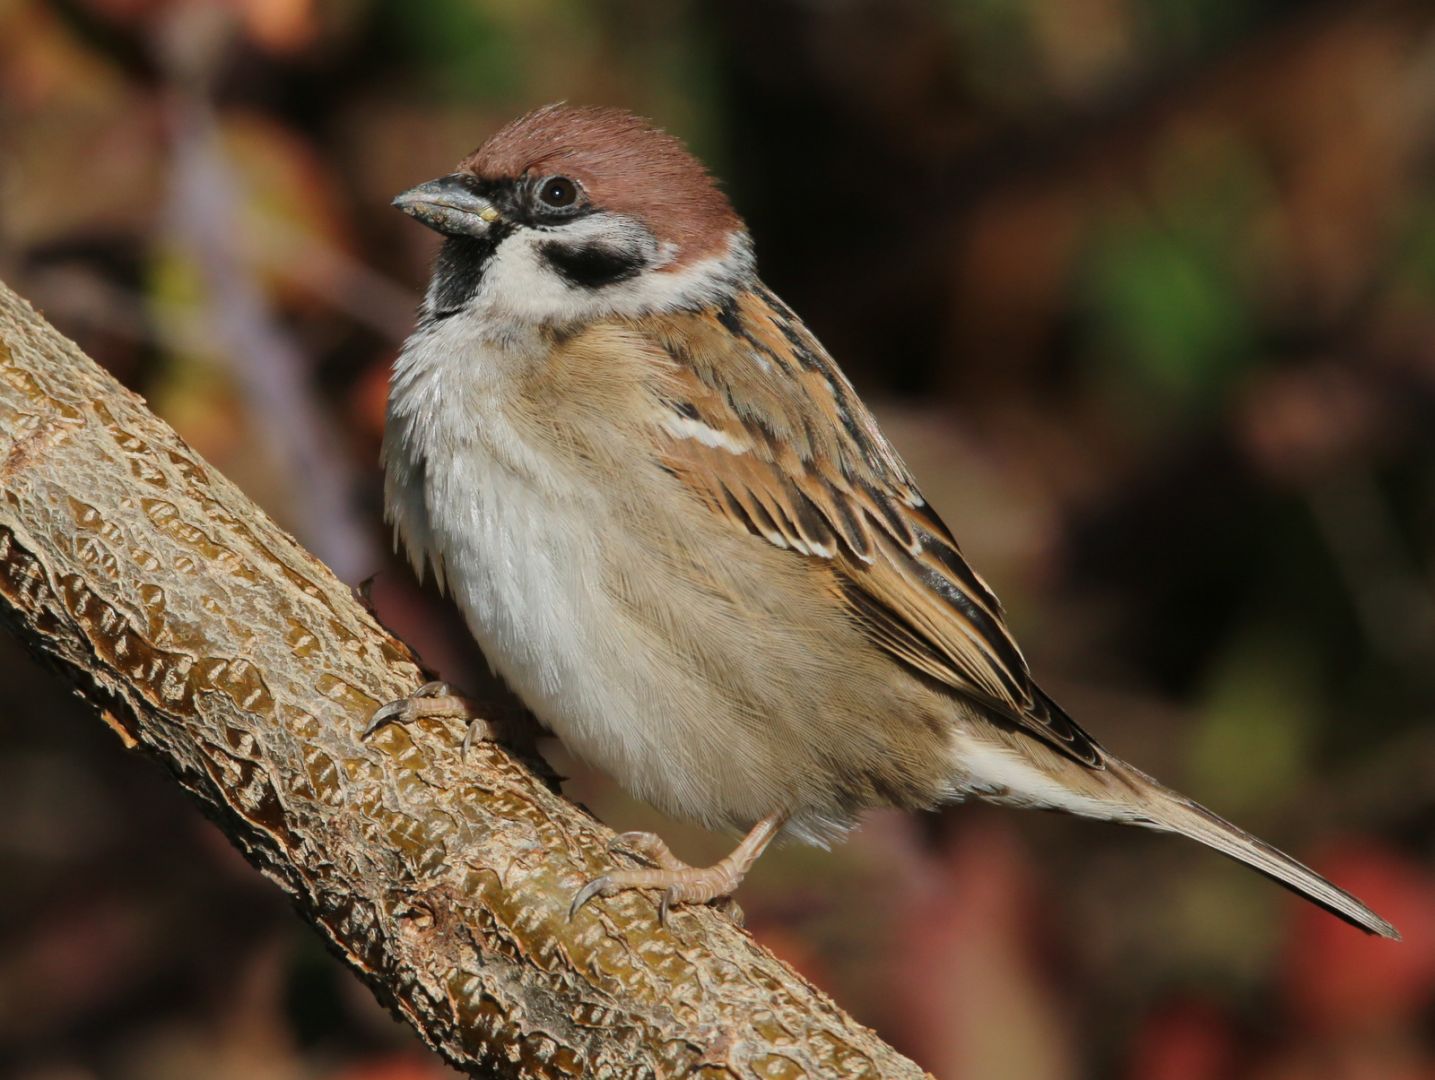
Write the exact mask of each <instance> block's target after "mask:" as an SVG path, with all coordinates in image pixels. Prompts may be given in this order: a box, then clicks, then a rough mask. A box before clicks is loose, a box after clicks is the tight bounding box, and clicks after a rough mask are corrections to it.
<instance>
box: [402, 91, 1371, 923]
mask: <svg viewBox="0 0 1435 1080" xmlns="http://www.w3.org/2000/svg"><path fill="white" fill-rule="evenodd" d="M397 202H398V204H399V205H400V206H402V207H403V208H404V209H406V210H408V211H409V212H410V213H412V214H414V216H416V217H418V218H420V219H421V220H423V221H425V223H427V224H430V225H431V226H432V227H434V228H436V229H438V230H439V231H440V232H443V233H444V234H445V235H446V236H447V237H448V239H447V240H446V242H445V246H444V250H443V252H442V254H441V255H440V258H439V261H438V265H437V267H436V269H435V274H434V280H433V282H432V284H431V286H430V290H429V295H428V298H427V300H426V301H425V306H424V309H423V311H422V313H421V320H420V324H419V328H418V329H417V330H416V332H415V334H414V336H413V337H412V338H411V339H410V341H409V342H408V344H407V345H406V346H405V349H404V353H403V355H402V356H401V357H400V361H399V364H398V365H397V366H396V369H395V376H394V382H393V386H392V390H391V397H390V411H389V425H388V430H387V432H386V437H385V462H386V468H387V473H388V483H387V488H386V495H387V502H388V506H389V513H390V516H391V518H392V519H393V520H394V522H395V527H396V531H397V533H398V535H399V537H400V538H401V539H402V540H403V541H404V543H405V544H406V546H407V547H408V549H409V552H410V554H411V556H412V557H413V559H414V562H415V565H416V567H418V568H419V569H420V571H422V569H423V567H424V566H425V564H428V565H432V566H433V567H434V569H435V572H436V573H438V574H439V575H440V579H441V580H446V582H447V584H448V586H449V588H450V589H451V591H452V592H453V594H454V596H455V599H456V600H457V602H458V603H459V605H460V607H461V608H462V609H463V610H464V613H465V615H466V616H467V618H468V622H469V625H470V627H471V628H472V630H473V632H474V634H475V636H476V637H477V638H478V640H479V642H480V644H481V645H482V646H483V647H484V650H485V652H486V653H487V655H488V656H489V658H490V660H491V661H492V662H493V663H494V665H495V666H496V668H497V669H498V670H499V671H500V672H501V673H502V674H503V675H504V676H505V678H506V679H507V680H508V681H509V682H510V684H511V685H512V686H513V687H514V689H515V690H516V691H517V692H518V693H519V694H520V695H521V696H522V697H524V699H525V700H526V701H527V703H528V704H529V706H530V707H531V708H532V709H533V710H534V712H535V713H536V714H537V715H538V716H539V718H540V719H541V720H543V721H544V722H545V724H546V725H547V726H548V727H550V728H551V729H552V730H553V731H554V732H555V733H556V734H558V735H559V736H560V737H561V738H563V739H564V741H565V742H566V743H567V744H568V745H569V746H570V748H572V749H573V750H574V751H575V752H576V753H578V754H580V755H582V756H585V757H587V758H589V759H590V760H592V761H594V762H595V763H596V764H598V765H600V766H601V767H603V768H605V769H606V770H607V771H609V772H610V773H612V774H613V775H614V776H615V778H617V779H618V780H619V781H620V782H621V783H623V784H624V785H625V786H626V787H628V788H629V789H630V790H631V791H633V792H634V793H635V794H637V795H639V796H640V797H642V798H645V799H647V800H648V801H650V802H652V803H654V804H655V805H657V806H658V807H659V808H660V809H663V810H664V811H665V812H667V813H670V814H673V815H675V816H680V817H684V818H688V819H691V820H695V821H699V822H701V823H703V824H705V825H708V826H711V827H719V828H734V829H740V830H744V831H747V832H748V837H747V839H746V840H745V841H744V842H743V844H742V845H740V846H739V848H738V850H737V851H736V852H734V854H733V856H731V857H730V858H729V859H728V860H724V862H723V863H720V864H719V865H718V866H716V867H713V868H707V869H694V868H690V867H686V866H683V865H682V864H681V863H679V862H678V861H677V860H676V859H675V858H674V857H673V856H672V855H671V854H670V853H669V852H667V850H666V848H665V847H663V845H662V843H661V841H659V840H657V838H656V837H652V836H647V835H644V836H640V837H630V838H629V840H630V842H631V843H632V844H634V845H635V846H636V847H637V848H638V849H639V850H640V851H641V852H642V853H643V854H644V855H645V856H646V857H647V858H648V859H649V861H651V862H652V863H653V864H654V865H653V867H652V868H651V869H645V870H619V871H615V872H614V873H612V874H609V875H606V876H605V877H603V878H600V879H598V880H597V881H595V882H591V883H589V884H588V885H587V886H586V887H584V888H583V889H582V890H580V892H579V893H578V895H577V896H576V898H575V904H574V907H575V910H576V908H577V907H579V906H581V905H582V903H583V902H584V901H586V900H587V899H588V898H589V897H591V896H593V895H595V894H602V895H607V894H610V893H611V892H613V891H616V890H617V889H620V888H633V887H638V888H649V887H651V888H658V889H661V890H663V892H664V910H666V906H667V904H668V903H670V902H699V901H705V900H709V899H713V898H715V897H718V896H723V895H726V894H727V893H729V892H730V891H731V890H732V889H733V888H735V887H736V885H737V883H738V882H739V881H740V880H741V877H742V874H743V873H745V872H746V869H747V868H748V866H750V865H751V862H752V861H753V860H754V859H755V858H756V857H757V856H758V855H759V854H760V853H761V851H762V849H763V847H765V846H766V844H767V842H768V841H769V840H770V839H771V838H772V837H773V836H774V835H776V834H778V833H779V832H781V831H786V832H787V833H789V834H790V835H793V836H796V837H799V838H803V839H808V840H814V841H825V840H830V839H832V838H834V837H836V836H838V835H840V834H841V833H842V832H843V831H844V830H845V829H847V828H849V827H850V826H851V825H852V824H853V823H854V822H855V821H856V818H857V816H858V815H859V814H860V813H861V812H862V811H863V810H864V809H866V808H868V807H873V806H884V805H886V806H899V807H907V808H923V807H931V806H935V805H938V804H940V803H943V802H949V801H955V800H959V799H962V798H966V797H978V798H983V799H987V800H991V801H995V802H1002V803H1008V804H1012V805H1018V806H1036V807H1047V808H1052V809H1060V810H1066V811H1069V812H1073V813H1078V814H1083V815H1086V816H1092V817H1098V818H1104V819H1108V820H1116V821H1124V822H1128V823H1133V824H1141V825H1146V826H1150V827H1154V828H1158V829H1164V830H1169V831H1173V832H1178V833H1182V834H1184V835H1187V836H1191V837H1193V838H1195V839H1198V840H1200V841H1202V842H1203V843H1206V844H1209V845H1211V846H1212V847H1215V848H1216V849H1217V850H1220V851H1222V852H1224V853H1226V854H1228V855H1231V856H1232V857H1234V858H1237V859H1239V860H1241V861H1243V862H1246V863H1249V864H1250V865H1252V866H1254V867H1256V868H1257V869H1259V870H1261V871H1262V872H1264V873H1267V874H1269V875H1270V876H1272V877H1274V878H1276V879H1277V880H1279V881H1281V882H1282V883H1284V884H1286V885H1288V886H1289V887H1291V888H1292V889H1294V890H1296V891H1297V892H1300V893H1302V894H1303V895H1305V896H1307V897H1308V898H1310V899H1312V900H1313V901H1315V902H1316V903H1319V904H1321V905H1323V906H1325V907H1326V908H1328V909H1329V910H1331V911H1333V912H1335V913H1336V914H1338V915H1340V916H1341V917H1342V918H1345V919H1347V920H1349V921H1350V922H1352V923H1354V924H1355V925H1357V926H1360V927H1361V928H1362V929H1365V930H1367V931H1370V932H1373V933H1380V934H1385V935H1386V936H1394V930H1393V928H1392V927H1390V925H1389V924H1388V923H1386V922H1384V921H1383V920H1381V919H1380V918H1379V917H1378V916H1376V915H1375V914H1374V913H1372V912H1370V911H1369V910H1368V909H1367V908H1365V907H1364V905H1362V904H1360V903H1359V901H1357V900H1355V899H1354V898H1352V897H1350V896H1348V895H1347V894H1345V893H1343V892H1341V891H1340V890H1339V889H1337V888H1336V887H1335V886H1333V885H1331V884H1330V883H1328V882H1326V881H1325V880H1324V879H1322V878H1320V877H1319V876H1318V875H1316V874H1314V873H1313V872H1312V871H1310V870H1308V869H1307V868H1305V867H1303V866H1301V865H1300V864H1299V863H1296V862H1295V861H1294V860H1291V859H1290V858H1289V857H1287V856H1285V855H1283V854H1281V853H1280V852H1278V851H1276V850H1275V849H1274V848H1271V847H1269V846H1268V845H1266V844H1264V843H1262V842H1261V841H1258V840H1256V839H1254V838H1253V837H1250V836H1248V835H1247V834H1245V833H1243V832H1241V831H1240V830H1239V829H1236V828H1235V827H1234V826H1231V825H1229V824H1228V823H1226V822H1224V821H1223V820H1221V819H1220V818H1218V817H1216V816H1215V815H1214V814H1211V813H1210V812H1209V811H1207V810H1205V809H1203V808H1201V807H1199V806H1197V805H1195V804H1194V803H1191V802H1190V801H1189V800H1187V799H1185V798H1183V797H1181V796H1179V795H1176V794H1174V793H1172V792H1170V791H1168V790H1167V789H1165V788H1163V787H1161V786H1160V785H1159V784H1157V783H1156V782H1155V781H1153V780H1151V779H1150V778H1149V777H1147V776H1145V775H1144V774H1143V773H1141V772H1139V771H1138V770H1136V769H1134V768H1132V767H1131V766H1129V765H1126V764H1125V763H1124V762H1122V761H1120V760H1119V759H1118V758H1116V757H1114V756H1112V755H1111V754H1110V753H1109V752H1108V751H1106V750H1105V749H1104V748H1102V747H1101V746H1100V745H1099V744H1098V743H1097V742H1096V741H1095V740H1094V739H1093V738H1092V737H1091V736H1090V735H1088V734H1087V733H1086V732H1085V731H1083V730H1082V729H1081V728H1080V727H1079V726H1077V724H1076V723H1075V722H1074V721H1073V720H1072V719H1071V718H1070V717H1069V716H1067V715H1066V713H1064V712H1063V711H1062V710H1061V709H1060V708H1059V707H1058V706H1057V705H1056V704H1055V703H1054V702H1052V701H1051V699H1050V698H1049V697H1047V696H1046V695H1045V694H1044V693H1043V692H1042V691H1041V689H1040V688H1039V687H1038V686H1037V685H1036V683H1035V682H1034V681H1033V679H1032V676H1031V673H1030V671H1029V670H1028V668H1027V664H1026V661H1025V660H1024V659H1023V657H1022V655H1021V652H1020V651H1019V649H1018V648H1017V646H1016V643H1015V642H1014V641H1013V640H1012V637H1011V634H1010V632H1009V630H1008V628H1007V626H1006V623H1005V619H1004V617H1003V614H1002V610H1001V606H1000V604H999V603H998V602H997V599H996V597H995V595H994V594H993V593H992V591H991V590H990V588H988V587H987V585H986V584H985V583H984V582H983V581H982V580H981V578H980V577H978V576H977V574H976V573H975V572H974V571H973V570H972V569H971V568H970V567H969V566H968V565H967V563H966V561H965V560H964V559H963V557H962V555H961V552H960V551H959V549H958V547H957V544H956V541H955V540H954V539H953V538H952V535H951V533H950V532H949V531H948V529H947V527H946V526H945V525H944V524H943V522H942V521H941V519H940V518H939V517H938V516H937V515H936V514H935V513H934V512H933V511H932V510H931V508H929V507H928V506H927V504H926V502H925V500H924V499H923V498H922V496H921V494H920V493H919V491H918V489H917V486H916V483H915V481H914V480H913V478H912V477H911V475H910V474H909V473H908V472H907V470H906V468H905V466H904V465H903V464H902V462H901V460H900V459H899V458H898V456H897V454H896V452H895V451H894V450H893V449H892V447H891V446H890V445H889V444H888V443H887V441H886V439H885V438H884V437H883V435H882V433H881V432H880V430H879V429H878V427H877V425H876V423H875V421H874V420H873V419H872V417H871V415H870V414H869V413H868V411H867V410H866V408H865V407H864V406H863V405H862V403H861V401H860V400H858V398H857V396H856V394H855V393H854V392H853V390H852V388H851V386H850V385H849V384H848V383H847V381H846V379H845V378H844V377H843V376H842V374H841V372H840V371H839V370H838V368H837V366H836V365H835V364H834V363H833V361H832V359H831V358H830V357H829V356H828V355H827V353H826V352H825V351H824V350H823V348H822V346H821V345H820V344H819V343H818V341H817V340H816V338H815V337H813V335H812V334H811V332H810V331H809V330H808V329H807V328H806V327H805V326H804V325H803V324H802V322H801V321H800V320H799V319H798V318H797V317H796V316H795V315H794V314H793V313H792V312H791V311H790V310H789V309H788V308H787V307H786V306H785V305H784V304H782V302H781V301H780V300H778V299H777V298H776V297H775V296H773V294H772V293H771V292H770V291H769V290H768V289H767V288H766V287H765V286H764V285H763V284H762V282H761V281H760V280H759V279H758V278H757V276H756V273H755V270H754V268H753V264H752V257H751V248H750V243H749V241H748V238H747V235H746V232H745V231H744V229H743V227H742V223H741V221H740V219H739V218H737V216H736V215H735V214H734V213H733V212H732V210H731V208H730V207H729V206H728V204H727V202H726V200H725V199H724V198H723V197H722V195H721V194H720V193H719V192H718V190H717V188H716V187H715V186H714V185H713V183H712V181H711V179H710V178H709V177H708V175H707V173H706V172H705V171H704V170H703V168H702V166H701V165H700V164H699V163H697V162H696V161H695V160H694V159H693V158H691V157H690V156H689V155H688V154H687V153H686V151H685V150H683V149H682V147H681V144H680V143H678V142H677V141H676V140H674V139H672V138H671V137H670V136H668V135H665V134H663V133H661V132H657V131H655V130H654V129H652V128H651V127H649V126H648V125H646V123H644V122H642V121H640V120H638V119H636V118H634V117H632V116H630V115H629V114H627V113H622V112H618V111H614V110H590V109H572V108H568V107H565V106H556V107H549V108H547V109H544V110H539V111H538V112H536V113H533V114H529V115H528V116H526V117H523V118H520V119H519V120H517V121H515V122H514V123H513V124H511V125H509V127H507V128H505V129H504V130H503V131H501V132H500V133H499V134H497V135H495V136H494V137H493V138H492V139H491V140H490V141H489V142H488V143H486V144H484V146H483V147H481V148H480V149H479V150H478V151H477V152H476V153H475V154H474V155H472V156H471V157H470V158H468V159H465V161H464V162H463V164H462V165H461V166H460V168H459V171H458V172H457V173H455V174H453V175H451V176H449V177H446V178H444V179H442V180H439V181H433V182H431V183H429V184H426V185H421V186H420V187H419V188H416V189H414V191H412V192H409V193H406V194H405V195H404V196H401V197H400V199H399V200H397ZM434 707H435V706H434V704H433V702H432V701H430V702H427V703H425V706H424V708H425V709H426V710H427V711H432V710H433V708H434ZM409 711H410V713H411V712H412V711H413V709H412V707H410V710H409ZM404 715H406V713H405V712H404V705H403V703H399V704H398V705H397V706H395V707H394V708H392V709H386V710H384V711H383V712H382V713H381V715H380V717H379V719H380V720H381V721H382V720H387V719H390V718H402V717H403V716H404Z"/></svg>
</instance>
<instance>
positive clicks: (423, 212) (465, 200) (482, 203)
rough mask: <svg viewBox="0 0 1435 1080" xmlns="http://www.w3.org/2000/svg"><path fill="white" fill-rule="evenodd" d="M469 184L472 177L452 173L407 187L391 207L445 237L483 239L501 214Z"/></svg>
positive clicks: (471, 182)
mask: <svg viewBox="0 0 1435 1080" xmlns="http://www.w3.org/2000/svg"><path fill="white" fill-rule="evenodd" d="M472 185H473V179H472V177H468V176H463V175H461V174H457V173H455V174H454V175H451V176H444V177H440V178H439V179H437V180H430V181H428V183H426V184H420V185H419V186H418V187H414V188H409V190H408V191H405V192H404V193H403V194H402V195H399V196H397V197H396V198H395V199H394V202H393V205H394V206H396V207H398V208H399V209H400V210H402V211H403V212H404V213H405V214H408V215H409V216H410V217H412V218H416V219H417V220H419V221H421V222H423V223H424V224H425V225H427V226H428V227H429V228H430V229H433V230H434V231H435V232H440V233H443V234H444V235H445V236H483V235H484V234H485V233H487V232H488V227H489V226H490V225H492V224H493V223H494V222H495V221H497V220H498V219H499V218H500V217H501V216H502V215H501V214H499V212H498V209H497V207H495V206H494V205H493V203H491V202H489V200H487V199H485V198H484V197H483V196H482V195H479V194H478V193H477V192H475V191H474V190H473V187H472Z"/></svg>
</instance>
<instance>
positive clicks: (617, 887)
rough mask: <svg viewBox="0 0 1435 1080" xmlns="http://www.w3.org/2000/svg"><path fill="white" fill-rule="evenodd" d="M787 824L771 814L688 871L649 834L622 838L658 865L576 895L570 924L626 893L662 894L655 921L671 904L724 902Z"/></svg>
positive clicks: (613, 876) (607, 877)
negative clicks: (720, 854)
mask: <svg viewBox="0 0 1435 1080" xmlns="http://www.w3.org/2000/svg"><path fill="white" fill-rule="evenodd" d="M786 821H787V813H786V812H785V811H784V812H779V813H776V814H770V815H768V816H767V817H765V818H763V819H762V820H761V821H759V822H758V823H757V824H756V825H754V826H753V827H752V831H751V832H749V833H748V834H747V835H746V836H744V837H743V838H742V842H741V843H740V844H738V846H737V847H735V848H734V849H733V850H732V851H731V852H730V853H729V854H728V856H727V857H726V858H724V859H721V860H719V861H718V862H716V863H714V864H713V865H712V866H702V867H698V866H689V865H687V864H686V863H684V862H683V861H682V860H681V859H679V858H678V857H677V856H676V855H674V854H673V853H672V852H671V851H669V850H668V845H667V844H665V843H663V842H662V840H660V839H658V837H656V836H654V835H653V834H652V833H624V834H623V835H622V836H620V837H619V838H618V839H619V840H620V841H622V842H623V843H626V844H628V845H630V846H631V847H634V848H636V849H637V850H638V852H639V853H640V854H641V855H642V856H643V857H644V858H646V859H648V860H649V861H650V862H653V863H656V864H657V865H656V866H655V867H653V868H652V869H646V870H614V871H613V872H612V873H609V874H604V875H603V876H602V877H598V878H594V879H593V880H592V881H590V882H588V884H586V885H584V886H583V887H582V888H581V889H579V890H578V892H577V894H575V895H574V897H573V903H572V904H570V905H569V907H568V917H569V918H570V919H571V918H572V917H573V916H574V915H575V914H577V912H578V909H579V908H581V907H582V906H583V905H584V904H586V903H587V902H588V901H589V900H591V899H592V898H593V897H595V896H612V895H613V894H614V893H617V892H622V891H623V890H625V889H662V890H663V898H662V901H661V902H660V903H659V905H658V921H659V922H662V923H666V922H667V921H668V909H669V908H670V907H672V906H673V905H674V904H707V903H711V902H712V901H714V900H721V899H725V898H727V897H728V896H730V895H731V894H732V893H733V892H734V891H735V890H736V889H737V887H738V886H739V885H740V884H742V879H743V878H744V877H746V876H747V872H748V871H749V870H750V869H752V864H753V863H755V862H757V859H758V856H759V855H761V854H762V853H763V851H764V850H765V849H766V848H767V845H768V844H770V843H771V842H772V838H773V837H774V836H776V835H777V833H778V830H780V829H781V828H782V826H783V825H784V824H785V823H786Z"/></svg>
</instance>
